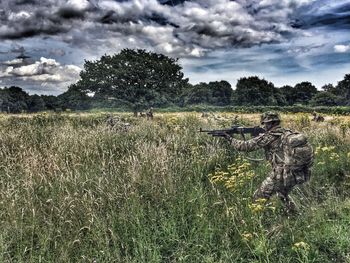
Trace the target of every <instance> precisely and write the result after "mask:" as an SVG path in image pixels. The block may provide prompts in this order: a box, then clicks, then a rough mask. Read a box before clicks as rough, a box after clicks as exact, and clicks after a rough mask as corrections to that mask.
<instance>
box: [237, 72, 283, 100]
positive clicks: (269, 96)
mask: <svg viewBox="0 0 350 263" xmlns="http://www.w3.org/2000/svg"><path fill="white" fill-rule="evenodd" d="M235 101H236V103H237V104H239V105H283V104H284V103H285V99H284V97H283V95H282V93H280V92H279V91H278V89H276V88H275V86H274V85H273V83H271V82H268V81H266V80H264V79H260V78H259V77H257V76H254V77H248V78H241V79H239V80H238V82H237V86H236V91H235Z"/></svg>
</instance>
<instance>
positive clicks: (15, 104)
mask: <svg viewBox="0 0 350 263" xmlns="http://www.w3.org/2000/svg"><path fill="white" fill-rule="evenodd" d="M0 98H1V111H5V112H10V113H20V112H22V111H27V110H28V100H29V98H30V96H29V94H28V93H27V92H25V91H23V90H22V88H20V87H16V86H11V87H9V88H6V87H5V88H4V89H2V90H1V92H0Z"/></svg>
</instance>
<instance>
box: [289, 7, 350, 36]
mask: <svg viewBox="0 0 350 263" xmlns="http://www.w3.org/2000/svg"><path fill="white" fill-rule="evenodd" d="M298 14H299V16H298V17H297V18H296V19H295V20H294V22H292V26H294V27H296V28H301V29H309V28H314V27H331V28H340V29H342V28H343V29H350V3H349V1H345V0H339V1H315V2H314V3H313V4H312V5H310V6H309V7H308V8H306V9H303V10H300V12H299V13H298Z"/></svg>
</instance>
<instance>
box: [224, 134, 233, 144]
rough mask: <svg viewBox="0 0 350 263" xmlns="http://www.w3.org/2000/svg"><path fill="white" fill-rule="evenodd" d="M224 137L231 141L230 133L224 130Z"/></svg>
mask: <svg viewBox="0 0 350 263" xmlns="http://www.w3.org/2000/svg"><path fill="white" fill-rule="evenodd" d="M224 138H225V139H226V140H228V141H229V142H231V141H232V136H231V135H230V134H228V133H227V132H224Z"/></svg>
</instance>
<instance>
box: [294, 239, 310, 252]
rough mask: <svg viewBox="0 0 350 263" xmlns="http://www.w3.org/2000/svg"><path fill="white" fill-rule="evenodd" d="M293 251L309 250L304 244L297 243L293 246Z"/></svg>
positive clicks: (306, 244)
mask: <svg viewBox="0 0 350 263" xmlns="http://www.w3.org/2000/svg"><path fill="white" fill-rule="evenodd" d="M292 249H293V250H305V251H308V250H310V245H309V244H308V243H306V242H303V241H301V242H297V243H295V244H294V245H293V247H292Z"/></svg>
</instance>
